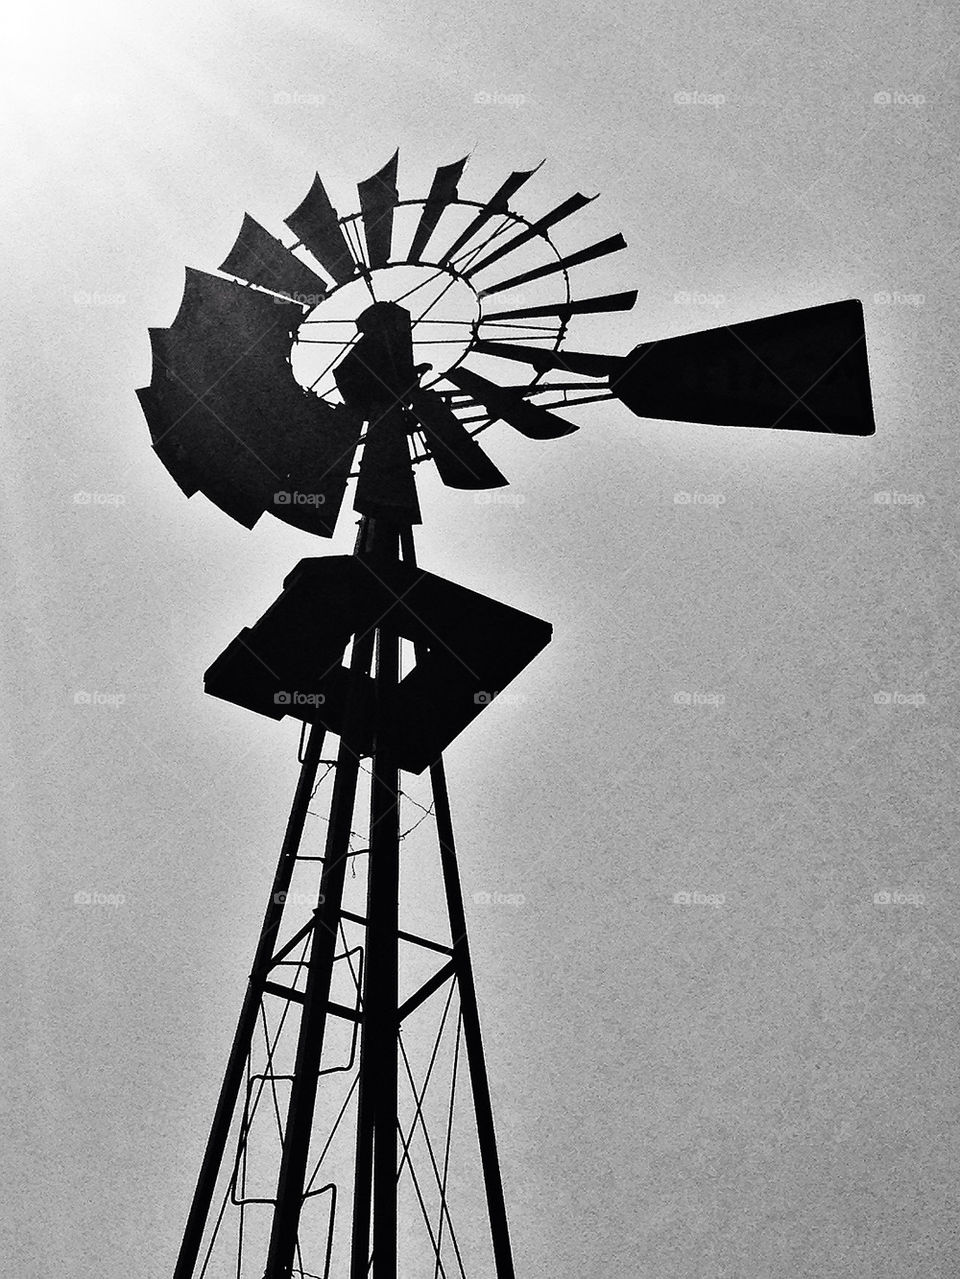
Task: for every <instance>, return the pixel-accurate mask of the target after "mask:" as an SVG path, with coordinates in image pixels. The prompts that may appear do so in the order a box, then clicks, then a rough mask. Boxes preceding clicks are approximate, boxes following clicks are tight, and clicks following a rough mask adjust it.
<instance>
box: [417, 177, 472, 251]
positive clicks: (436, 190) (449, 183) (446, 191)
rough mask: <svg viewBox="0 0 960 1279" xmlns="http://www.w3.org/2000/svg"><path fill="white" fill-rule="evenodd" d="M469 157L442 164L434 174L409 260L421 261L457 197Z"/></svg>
mask: <svg viewBox="0 0 960 1279" xmlns="http://www.w3.org/2000/svg"><path fill="white" fill-rule="evenodd" d="M468 158H469V157H467V156H464V157H463V159H462V160H457V161H456V163H455V164H447V165H442V166H441V167H440V168H439V169H437V171H436V173H435V174H434V177H433V184H432V186H431V187H430V193H429V195H428V196H427V200H426V203H425V204H424V206H423V212H422V213H421V215H420V221H419V223H418V224H417V229H416V231H415V232H414V235H413V242H412V244H411V245H410V252H409V253H408V254H407V261H408V262H419V261H420V255H421V254H422V253H423V251H424V249H425V248H426V247H427V243H428V242H429V240H430V237H431V236H432V235H433V233H434V231H435V230H436V229H437V223H438V222H439V221H440V215H441V214H442V213H443V211H444V209H445V208H446V207H447V205H448V204H452V203H453V201H454V200H455V199H456V198H457V183H458V182H459V181H460V177H461V174H462V173H463V169H464V166H465V165H466V163H467V159H468Z"/></svg>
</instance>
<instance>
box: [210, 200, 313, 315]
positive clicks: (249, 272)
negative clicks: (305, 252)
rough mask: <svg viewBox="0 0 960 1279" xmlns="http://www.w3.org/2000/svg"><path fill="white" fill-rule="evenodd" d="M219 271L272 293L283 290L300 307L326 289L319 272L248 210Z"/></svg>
mask: <svg viewBox="0 0 960 1279" xmlns="http://www.w3.org/2000/svg"><path fill="white" fill-rule="evenodd" d="M220 270H221V271H226V272H228V273H229V274H230V275H235V276H237V278H238V279H241V280H248V281H249V282H250V283H251V284H259V285H260V286H261V287H262V288H264V289H271V290H272V291H273V292H274V293H282V294H283V295H284V296H285V297H288V298H293V299H295V300H296V301H298V302H300V305H301V306H316V304H317V303H318V302H319V301H320V299H321V298H322V297H323V295H324V294H325V293H326V291H327V286H326V284H324V282H323V280H321V279H320V277H319V275H315V274H314V273H313V271H311V270H310V268H309V267H308V266H307V264H306V263H305V262H301V261H300V259H299V258H298V257H295V256H294V254H292V253H291V252H290V250H289V249H288V248H286V247H285V246H284V245H283V244H281V243H280V241H279V240H278V239H277V238H276V237H275V236H272V235H271V234H270V232H269V231H267V230H265V229H264V228H263V227H262V226H261V225H260V223H259V222H256V221H254V219H253V218H252V217H251V216H250V214H249V213H245V214H244V215H243V225H242V226H241V228H240V234H239V235H238V236H237V239H236V242H235V244H234V246H233V248H232V249H231V250H230V252H229V253H228V254H227V256H226V257H225V258H224V259H223V261H222V262H221V263H220Z"/></svg>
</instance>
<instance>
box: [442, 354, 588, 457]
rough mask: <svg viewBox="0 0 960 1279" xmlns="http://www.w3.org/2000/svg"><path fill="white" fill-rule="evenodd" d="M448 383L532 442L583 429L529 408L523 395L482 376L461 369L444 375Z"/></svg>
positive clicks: (540, 409)
mask: <svg viewBox="0 0 960 1279" xmlns="http://www.w3.org/2000/svg"><path fill="white" fill-rule="evenodd" d="M443 376H444V377H445V378H446V380H447V381H448V382H452V383H453V385H454V386H456V387H459V388H460V390H461V391H467V392H468V393H469V394H470V395H472V396H473V398H474V399H475V400H478V401H479V402H480V403H481V404H482V405H483V406H484V408H485V409H487V410H488V411H489V412H490V413H491V415H492V416H493V417H496V418H500V419H502V420H503V421H504V422H507V423H508V424H509V425H510V426H512V427H513V429H514V430H515V431H519V432H520V434H521V435H525V436H526V437H527V439H530V440H557V439H559V438H560V437H561V436H562V435H571V434H572V433H573V432H574V431H578V430H579V429H580V428H579V427H578V426H574V424H573V423H572V422H566V421H564V419H563V418H562V417H557V416H556V414H555V413H551V412H550V411H549V410H548V409H544V408H541V407H540V406H539V405H537V404H528V403H527V401H526V400H525V399H524V398H523V396H522V395H518V394H516V392H513V391H507V390H505V389H504V388H503V387H502V386H497V384H496V382H490V381H488V380H487V378H485V377H481V376H480V374H479V373H472V372H471V371H470V370H469V369H465V368H463V367H462V366H460V365H458V366H457V367H456V368H453V369H449V370H448V371H447V372H446V373H444V375H443Z"/></svg>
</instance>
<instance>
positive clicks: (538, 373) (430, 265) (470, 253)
mask: <svg viewBox="0 0 960 1279" xmlns="http://www.w3.org/2000/svg"><path fill="white" fill-rule="evenodd" d="M428 204H429V199H428V197H427V196H421V197H419V198H413V199H408V200H398V201H397V203H396V204H395V205H394V206H393V207H394V208H395V209H403V208H415V207H421V208H422V209H426V208H427V206H428ZM453 208H465V209H475V210H482V209H484V208H486V204H485V202H484V201H483V200H467V199H464V198H463V197H461V196H459V195H458V196H455V197H454V198H453V199H451V200H449V201H448V202H447V204H446V205H445V206H444V212H446V211H447V210H448V209H453ZM497 216H498V217H499V218H500V219H501V229H500V230H498V232H497V233H496V235H495V236H494V237H491V238H496V239H499V238H500V237H501V235H502V234H503V233H504V232H508V231H509V230H511V229H516V230H522V231H531V232H533V235H534V238H535V239H536V240H539V241H541V242H542V243H543V244H545V245H546V246H547V247H548V248H549V250H550V251H551V253H552V254H553V258H554V261H555V262H556V263H557V264H558V268H559V270H558V274H559V275H560V281H558V283H560V282H562V291H563V297H562V299H560V300H559V301H557V302H556V305H558V306H563V305H569V304H570V302H571V301H572V300H573V297H572V293H571V289H570V271H569V268H568V267H566V266H564V265H563V255H562V254H561V252H560V250H559V249H558V248H557V246H556V244H554V242H553V240H552V239H551V237H550V234H549V231H547V230H537V229H536V222H535V221H531V220H530V219H529V218H526V217H524V216H523V214H521V213H517V212H516V210H514V209H510V208H507V209H505V210H504V211H503V212H502V213H501V214H498V215H497ZM362 219H363V213H362V212H361V211H360V210H358V211H357V212H356V213H347V214H344V215H343V216H342V217H340V218H339V219H338V221H339V223H340V226H341V227H344V228H346V227H348V226H349V227H351V229H353V228H357V230H358V234H357V235H356V236H355V237H352V238H349V243H350V246H351V249H353V250H354V252H356V249H357V246H358V245H362V243H363V241H362V240H361V237H360V234H359V227H360V226H362ZM487 244H489V241H487V242H486V243H482V244H481V245H480V246H479V248H476V249H473V250H469V249H468V250H466V251H465V252H464V253H463V254H462V255H458V257H461V256H463V257H466V258H468V259H470V258H472V257H478V256H479V255H480V250H482V249H483V248H485V247H487ZM293 247H294V248H296V247H299V242H298V244H297V245H294V246H293ZM307 251H308V252H309V250H307ZM408 253H409V249H408ZM467 265H470V263H469V261H468V263H467ZM397 267H410V268H414V267H423V268H424V269H425V270H428V271H430V270H432V271H435V272H437V273H438V274H443V275H448V276H449V277H450V279H451V281H457V282H459V283H461V284H464V285H466V287H467V288H469V289H470V291H471V292H472V294H473V297H474V301H475V303H476V306H477V314H476V317H475V318H474V320H473V321H472V324H471V329H470V338H469V341H468V342H467V344H466V346H465V347H464V349H463V350H462V351H461V352H460V354H459V355H458V356H457V358H456V359H455V360H454V361H453V362H452V363H451V364H449V365H448V366H447V367H446V368H445V369H443V370H442V371H441V372H437V373H434V374H433V375H432V376H431V378H430V380H428V381H426V380H425V381H424V382H423V384H422V385H423V388H424V389H430V390H435V389H436V387H437V384H438V383H440V382H443V381H444V379H445V377H446V374H448V373H450V372H452V371H453V369H455V368H458V367H459V366H460V365H461V364H463V362H464V361H465V360H467V359H469V357H470V356H471V355H476V354H477V351H476V346H477V343H478V342H480V341H482V340H484V339H482V338H481V337H480V328H481V326H482V325H483V324H484V323H485V319H484V315H483V306H484V298H485V297H489V296H490V294H491V289H490V288H489V287H488V288H486V289H483V288H477V286H476V285H474V284H472V283H471V282H470V278H469V275H467V274H464V273H463V272H461V271H458V270H457V269H455V268H454V267H453V266H452V265H448V264H444V263H443V261H442V260H441V261H424V260H423V259H420V258H418V259H417V260H411V259H410V258H409V256H405V257H398V258H394V259H391V260H390V261H388V262H385V263H382V264H380V265H379V266H375V267H371V266H368V265H367V264H366V263H363V264H362V265H361V264H360V263H358V270H357V272H356V274H355V275H354V276H353V277H352V278H351V279H349V280H344V281H343V282H342V283H337V282H334V284H333V285H332V286H331V287H330V288H329V290H328V291H327V293H326V294H324V296H323V298H322V299H321V300H320V301H319V302H318V303H317V305H316V307H315V308H313V310H317V309H319V308H320V307H321V306H326V305H327V303H328V302H330V301H331V300H332V299H333V298H335V297H336V295H337V294H338V293H341V292H342V291H343V290H344V289H348V288H354V287H355V286H356V285H357V284H359V283H362V282H363V281H364V279H368V280H371V281H372V280H376V277H377V275H378V273H379V272H382V271H389V270H393V269H396V268H397ZM387 300H390V299H387ZM313 310H311V311H308V312H307V314H306V315H305V316H304V318H303V320H302V321H301V325H300V328H302V327H303V326H304V325H306V324H310V323H314V322H315V321H313V320H311V316H312V314H313ZM325 322H328V323H331V324H335V323H338V321H336V320H330V321H325ZM339 323H342V324H348V323H352V321H351V320H349V319H343V320H341V321H339ZM418 323H419V320H418V319H416V318H414V319H413V320H412V324H411V328H412V329H414V330H416V327H417V324H418ZM438 323H439V321H438ZM569 323H570V322H569V319H567V318H565V317H564V316H563V315H561V316H560V317H559V318H558V320H557V322H556V326H555V327H556V332H555V333H553V334H552V335H551V338H550V344H549V345H548V344H547V343H544V345H543V347H542V350H543V351H544V352H549V353H551V354H554V353H556V352H558V351H559V350H560V349H561V347H562V345H563V341H564V338H565V337H566V334H567V329H568V327H569ZM514 327H515V326H514ZM302 340H303V339H301V338H300V337H299V329H298V331H297V336H296V337H295V339H294V346H296V345H297V343H298V342H300V341H302ZM354 340H355V339H351V340H350V341H347V342H344V343H343V344H342V345H341V347H340V349H339V351H338V353H337V355H336V356H335V357H334V359H333V360H332V361H331V362H330V364H329V365H328V366H327V368H326V369H325V370H324V372H323V373H321V375H320V377H323V376H325V375H326V374H327V373H329V372H331V371H332V369H333V367H335V365H336V363H337V362H338V361H339V360H340V359H342V357H343V356H344V355H345V354H346V352H347V351H348V350H349V349H350V347H351V345H352V344H353V341H354ZM487 340H489V339H487ZM499 340H501V341H503V340H505V339H504V338H502V337H501V338H500V339H499ZM512 340H516V339H512ZM528 340H529V339H528ZM414 341H416V338H415V339H414ZM425 341H426V343H427V344H428V345H429V344H431V342H433V341H435V339H426V340H425ZM547 371H548V370H546V369H540V370H535V369H534V370H532V376H530V377H529V378H528V380H527V381H526V383H525V384H524V385H523V386H522V387H521V386H520V385H519V383H515V384H514V387H513V389H515V390H517V391H518V393H519V394H520V395H524V396H526V395H529V394H531V393H532V392H533V391H534V390H535V389H537V390H541V391H542V390H546V389H547V388H546V387H544V386H542V385H541V383H542V380H543V378H544V377H545V376H546V374H547ZM316 381H319V378H317V379H316ZM315 384H316V383H314V385H315ZM305 389H307V390H310V391H312V387H309V388H305ZM317 398H318V399H324V400H325V399H326V396H324V395H318V397H317ZM328 402H329V401H328ZM451 407H452V409H453V411H454V413H456V412H457V408H458V407H460V408H468V409H469V410H470V411H472V412H475V413H477V414H478V416H477V417H476V418H467V419H463V418H460V421H461V423H462V424H463V425H464V426H465V427H467V428H468V433H469V434H470V435H471V436H477V435H480V434H481V432H483V431H485V430H486V429H487V428H488V427H490V426H492V425H493V424H494V423H495V422H497V421H498V420H499V419H498V418H497V417H496V415H495V414H492V413H489V412H483V413H480V412H479V410H480V409H481V407H482V406H480V405H478V404H469V403H467V404H465V405H461V406H457V405H451ZM473 422H478V423H479V425H477V426H475V428H474V429H473V430H469V426H470V425H471V424H472V423H473ZM362 441H363V436H361V442H362ZM432 460H433V453H432V452H431V451H430V449H429V448H426V450H425V451H424V452H416V453H413V454H412V456H411V458H410V464H411V465H412V466H416V465H418V464H419V463H421V462H429V461H432ZM358 475H359V470H354V471H351V472H350V478H351V479H355V478H356V477H357V476H358Z"/></svg>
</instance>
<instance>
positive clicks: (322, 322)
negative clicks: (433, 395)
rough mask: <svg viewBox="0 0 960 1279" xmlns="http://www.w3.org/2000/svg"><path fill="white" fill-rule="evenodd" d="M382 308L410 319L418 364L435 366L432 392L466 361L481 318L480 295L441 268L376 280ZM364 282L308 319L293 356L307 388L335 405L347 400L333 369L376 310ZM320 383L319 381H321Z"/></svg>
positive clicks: (398, 271) (331, 296)
mask: <svg viewBox="0 0 960 1279" xmlns="http://www.w3.org/2000/svg"><path fill="white" fill-rule="evenodd" d="M370 282H371V283H372V284H373V287H374V288H375V290H376V298H377V301H379V302H396V303H398V304H399V305H400V306H402V307H403V308H404V310H406V311H407V312H408V313H409V315H410V321H411V325H412V337H413V362H414V364H416V365H420V364H429V365H430V370H429V372H428V375H427V376H426V377H425V378H424V381H423V385H424V386H431V385H433V383H434V382H438V381H440V379H441V378H442V376H443V374H444V373H445V372H446V371H447V370H448V369H451V368H453V367H455V366H456V365H457V364H459V363H460V361H461V360H462V359H463V357H464V356H465V355H466V354H467V352H468V351H469V349H470V343H471V341H472V339H473V337H474V336H475V327H474V326H475V325H476V324H477V322H478V321H479V318H480V314H481V311H480V301H479V299H478V297H477V293H476V291H475V290H474V289H473V288H471V286H470V285H469V284H468V283H467V282H466V281H465V280H463V279H462V278H461V277H460V276H458V275H457V274H456V272H454V271H451V270H448V269H445V268H442V267H437V266H426V265H409V264H405V263H404V264H397V265H395V266H386V267H380V268H379V269H378V270H377V271H376V272H375V273H373V275H372V276H371V277H370ZM371 301H372V299H371V295H370V288H369V286H368V283H367V281H365V280H363V279H356V280H351V281H350V282H349V283H348V284H344V285H341V286H340V287H339V288H336V289H333V290H331V292H330V293H328V294H327V295H326V297H324V298H323V299H321V301H320V302H319V303H318V304H317V306H315V307H314V308H313V309H312V310H311V311H310V312H309V313H308V314H307V316H306V317H305V319H304V322H303V323H302V324H301V326H300V328H299V330H298V332H297V340H296V341H295V343H294V346H293V350H292V351H291V354H290V362H291V365H292V367H293V374H294V377H295V378H296V380H297V381H298V382H299V383H300V385H301V386H304V387H308V388H312V390H313V392H314V394H316V395H320V396H322V397H323V398H324V399H325V400H328V401H329V402H331V403H336V402H337V401H338V400H340V399H341V398H342V396H341V394H340V392H339V391H338V388H337V383H336V381H335V379H334V371H333V368H327V365H328V363H329V362H330V360H331V359H332V358H333V357H334V355H335V354H336V353H337V351H338V347H342V346H345V345H347V344H348V343H350V342H351V341H355V340H356V338H357V330H358V321H359V319H360V317H361V316H362V315H363V314H364V312H366V311H367V310H369V309H370V307H371ZM318 379H319V380H318Z"/></svg>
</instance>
